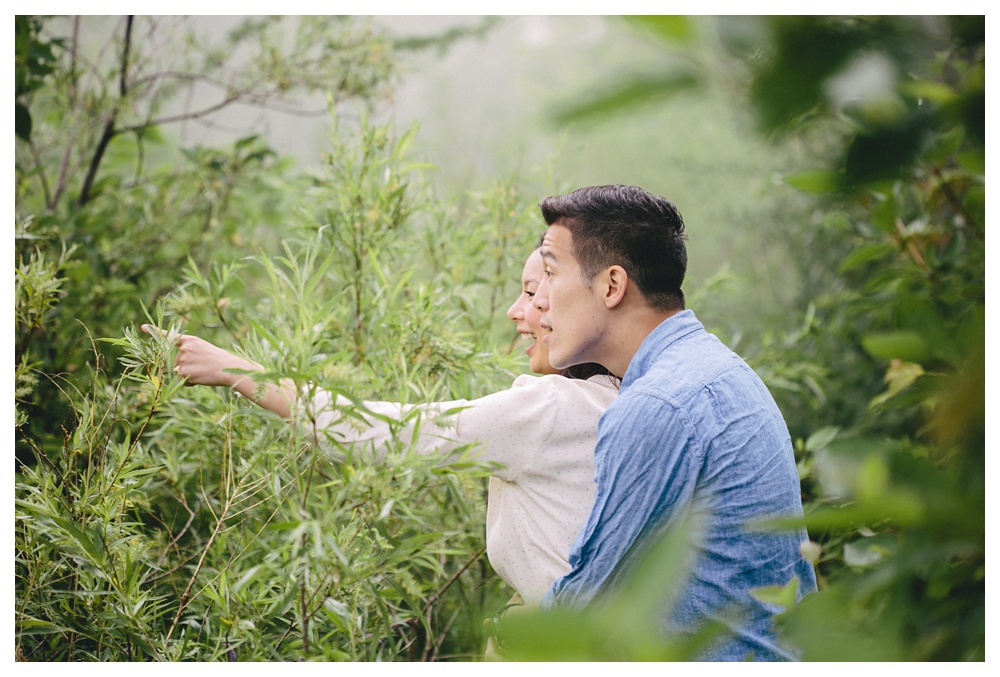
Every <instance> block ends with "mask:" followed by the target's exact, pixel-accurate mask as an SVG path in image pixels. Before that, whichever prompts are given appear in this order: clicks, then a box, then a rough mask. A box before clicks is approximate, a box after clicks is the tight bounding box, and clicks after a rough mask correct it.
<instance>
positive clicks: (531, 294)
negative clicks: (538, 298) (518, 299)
mask: <svg viewBox="0 0 1000 677" xmlns="http://www.w3.org/2000/svg"><path fill="white" fill-rule="evenodd" d="M524 295H525V296H527V297H528V298H529V299H533V298H535V292H533V291H527V290H525V292H524Z"/></svg>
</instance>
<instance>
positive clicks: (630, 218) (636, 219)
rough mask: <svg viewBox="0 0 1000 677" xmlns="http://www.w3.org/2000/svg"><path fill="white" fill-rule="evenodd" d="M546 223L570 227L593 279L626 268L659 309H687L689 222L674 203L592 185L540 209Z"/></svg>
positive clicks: (577, 250)
mask: <svg viewBox="0 0 1000 677" xmlns="http://www.w3.org/2000/svg"><path fill="white" fill-rule="evenodd" d="M539 206H540V207H541V210H542V216H543V217H545V223H547V224H549V225H550V226H551V225H560V226H565V227H566V228H568V229H569V230H570V232H571V233H572V236H573V255H574V256H575V257H576V260H577V261H578V262H579V264H580V269H581V271H582V273H583V275H584V278H585V279H587V280H590V279H592V278H593V276H594V275H596V274H597V273H598V272H600V271H602V270H604V269H605V268H607V267H609V266H615V265H617V266H621V267H622V268H624V269H625V272H626V273H628V275H629V277H630V278H632V279H633V280H635V283H636V286H637V287H638V288H639V291H640V292H641V293H642V296H643V298H645V299H646V302H647V303H649V304H650V305H651V306H653V307H654V308H660V309H663V310H683V309H684V292H683V291H682V290H681V285H682V284H683V282H684V275H685V273H686V272H687V248H686V246H685V244H684V240H685V234H684V219H683V218H682V217H681V213H680V212H679V211H678V210H677V207H675V206H674V204H673V203H672V202H670V201H669V200H667V199H666V198H662V197H659V196H658V195H653V194H651V193H648V192H646V191H645V190H643V189H642V188H637V187H635V186H619V185H615V186H590V187H588V188H580V189H578V190H575V191H573V192H572V193H567V194H566V195H559V196H556V197H548V198H545V199H544V200H542V202H541V204H540V205H539Z"/></svg>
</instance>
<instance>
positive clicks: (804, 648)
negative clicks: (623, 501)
mask: <svg viewBox="0 0 1000 677" xmlns="http://www.w3.org/2000/svg"><path fill="white" fill-rule="evenodd" d="M630 20H631V21H632V22H633V23H636V24H638V25H641V26H642V27H644V28H645V29H647V30H649V31H650V32H651V33H652V34H654V35H657V36H659V37H660V38H661V39H662V40H663V41H664V44H665V45H666V46H667V49H668V50H670V51H671V55H672V56H674V55H676V56H677V59H678V60H679V62H680V63H682V64H684V65H683V66H679V67H678V66H668V67H667V69H668V73H667V75H665V76H663V78H662V80H663V81H664V82H668V81H670V80H671V79H674V78H676V74H677V73H678V72H683V73H684V74H685V75H684V77H685V78H688V77H691V74H693V77H694V80H695V81H694V82H692V83H691V84H692V86H703V85H704V84H705V83H707V82H709V81H711V80H713V79H718V78H720V77H721V78H723V79H726V80H727V81H728V82H730V83H738V85H737V87H738V90H739V91H740V92H745V95H746V99H745V100H744V99H740V98H739V97H736V98H734V101H737V102H740V104H741V105H749V106H750V110H751V112H752V113H753V115H754V117H755V119H756V121H757V123H758V128H759V130H760V131H761V133H762V134H765V135H766V136H767V137H768V138H771V139H773V140H774V141H775V142H776V143H784V144H798V145H799V146H800V147H801V148H804V149H807V150H808V151H809V153H811V154H812V158H813V163H814V168H813V169H810V170H808V171H802V170H796V171H795V173H793V174H791V175H789V176H788V177H787V184H788V185H789V186H791V187H793V188H795V189H797V190H800V191H802V192H803V193H806V194H809V195H811V196H813V199H814V200H815V201H816V202H815V212H814V214H815V217H814V219H813V221H812V222H811V223H807V224H804V225H801V226H799V227H797V228H795V229H783V228H782V227H781V226H780V225H778V224H780V223H782V222H781V221H780V220H776V221H775V225H774V226H773V228H774V232H773V234H772V236H771V237H772V239H777V238H780V237H789V238H793V241H794V242H797V243H799V245H800V249H799V250H798V251H796V253H795V256H794V257H793V258H792V260H790V261H788V262H787V265H788V266H789V267H791V268H793V269H797V271H796V272H797V274H796V276H795V278H794V279H797V280H799V281H800V282H799V285H800V287H799V294H798V295H797V297H796V298H795V300H796V307H797V310H796V311H795V313H794V317H793V320H792V322H791V323H787V325H786V326H780V325H779V326H775V327H769V326H767V325H766V324H765V323H764V322H761V323H760V324H759V325H758V326H737V327H732V328H730V327H724V331H721V332H720V333H722V334H723V335H724V336H726V335H727V334H728V340H727V342H728V343H729V344H730V345H732V346H734V347H735V348H736V349H737V350H738V351H739V352H741V353H742V354H743V355H744V356H745V357H746V358H747V359H748V361H749V362H751V364H753V366H754V367H755V369H756V370H757V371H758V372H759V373H760V374H761V376H762V378H763V379H764V380H765V382H766V383H767V384H768V386H769V387H770V389H771V390H772V392H773V393H774V395H775V398H776V399H777V400H778V402H779V405H780V406H781V408H782V410H783V412H784V413H785V416H786V419H787V420H788V423H789V427H790V430H791V433H792V437H793V439H794V440H795V447H796V458H797V461H798V467H799V474H800V478H801V480H802V487H803V499H804V504H805V510H806V514H805V518H804V519H803V520H801V521H794V522H782V523H778V524H777V525H775V526H778V527H781V528H784V527H793V526H803V525H804V526H806V527H807V529H808V530H809V533H810V536H811V539H812V542H810V543H808V544H806V545H805V547H804V554H805V555H806V556H807V557H808V558H809V559H810V560H811V561H813V562H814V564H815V565H816V568H817V572H818V574H819V583H820V590H819V592H817V593H814V594H811V595H808V596H806V597H805V598H804V599H803V600H802V601H801V602H800V603H799V604H791V603H790V601H789V600H791V599H794V597H789V596H788V591H787V590H770V591H760V594H765V595H768V596H769V597H768V598H769V599H771V600H772V601H775V602H781V600H783V599H784V606H785V607H787V611H786V612H785V613H784V614H782V615H781V616H780V617H779V621H778V622H779V629H780V632H781V634H782V637H783V638H784V639H785V640H787V641H789V642H790V643H791V644H793V645H794V646H797V647H798V648H799V650H800V651H801V652H802V656H803V658H804V659H805V660H820V661H829V660H838V661H843V660H847V661H866V660H895V661H898V660H951V661H955V660H983V659H984V657H985V458H984V457H985V395H984V389H985V375H984V370H985V359H984V355H985V210H984V203H985V200H984V197H985V173H984V159H985V149H984V143H983V141H984V135H983V130H984V126H985V123H984V101H985V85H984V78H983V73H984V68H985V66H984V63H985V62H984V42H983V36H984V29H983V17H805V16H803V17H797V16H793V17H725V18H723V17H720V18H707V19H702V20H700V21H699V20H696V19H694V18H687V19H677V18H671V19H670V20H669V21H659V20H652V19H648V18H632V19H630ZM713 41H717V42H713ZM716 44H717V45H719V46H721V47H722V48H723V49H724V50H725V51H726V52H727V53H728V54H730V55H731V56H733V57H734V58H733V59H732V60H730V61H729V62H725V61H724V60H721V59H719V58H718V55H717V54H715V53H714V52H713V49H712V47H713V46H714V45H716ZM677 52H680V53H679V54H677ZM678 68H679V69H680V70H678ZM650 82H651V80H650V79H649V77H648V75H638V76H635V78H634V79H631V80H630V79H629V78H627V77H625V78H621V79H620V80H619V81H618V82H617V83H616V87H617V88H618V89H617V92H619V93H620V92H627V91H629V89H630V88H631V87H639V85H640V84H641V83H650ZM639 88H641V87H639ZM655 89H656V90H657V92H658V93H659V94H668V93H669V90H670V87H664V86H662V85H658V86H655ZM654 95H655V93H654V92H653V91H649V92H647V96H649V97H652V96H654ZM635 102H636V101H635V100H634V98H633V99H631V100H626V99H624V98H621V97H620V94H612V95H605V94H598V95H596V96H595V98H593V99H592V100H589V101H585V102H582V103H580V104H579V105H578V106H577V107H575V108H574V109H573V110H572V111H571V112H570V113H564V115H572V116H581V117H582V116H602V115H607V114H609V113H611V112H613V111H614V110H615V109H616V108H617V107H619V104H621V105H625V106H631V105H634V104H635ZM729 282H730V279H729V276H728V274H727V273H726V272H725V271H723V272H721V273H720V274H719V275H718V276H716V277H715V278H713V279H710V280H709V281H708V283H707V284H706V285H705V287H704V288H702V289H699V290H695V292H694V293H692V294H691V295H690V297H691V300H692V307H695V309H696V310H697V309H698V308H708V307H710V306H711V305H712V302H713V301H715V300H716V299H718V298H720V297H721V296H723V295H724V294H725V293H729V292H731V288H729V287H728V286H727V285H728V284H729ZM775 283H776V282H774V281H769V280H764V281H762V283H761V285H762V287H764V288H762V289H761V292H762V293H766V291H767V290H766V286H767V285H768V284H772V285H773V284H775ZM799 318H801V319H799ZM765 319H767V318H765ZM653 589H655V588H654V587H648V586H647V587H644V588H640V589H638V590H632V591H631V592H628V593H627V592H625V591H622V594H623V595H624V596H626V598H627V601H626V602H624V604H625V606H629V605H630V604H631V605H632V606H633V607H635V608H639V607H640V606H641V604H642V603H643V601H644V600H646V599H647V597H646V595H647V593H649V591H651V590H653ZM602 613H603V611H602V610H592V611H590V612H588V613H585V614H584V615H583V617H582V618H575V617H571V618H566V619H560V620H561V621H562V622H563V625H564V627H572V628H574V629H575V630H574V632H573V633H570V634H571V635H573V636H576V635H577V634H578V635H579V636H583V637H587V638H590V639H591V640H594V641H592V642H590V644H591V645H594V646H602V644H601V643H600V642H597V641H596V639H597V638H599V637H619V635H618V634H617V633H616V629H617V628H616V624H621V623H622V621H621V620H620V619H615V620H614V622H613V623H611V624H605V620H607V619H605V618H604V617H603V615H602ZM642 618H643V617H642V615H641V614H640V613H638V612H637V613H636V616H635V619H634V620H636V621H637V622H639V623H640V625H641V621H642ZM624 627H628V628H631V630H632V631H630V632H627V633H625V635H626V636H627V637H626V639H623V640H622V641H620V642H616V643H615V647H616V649H619V652H618V653H612V654H608V653H601V651H600V650H598V651H597V652H596V653H588V652H587V651H585V650H582V649H581V650H580V651H579V652H577V653H576V654H575V655H577V656H581V657H589V658H595V659H603V660H615V659H620V658H625V659H642V658H643V657H644V656H648V655H649V654H644V653H642V652H641V651H639V650H633V645H632V644H631V643H630V642H629V641H628V639H630V638H632V637H633V636H634V637H636V638H637V643H638V645H640V646H641V644H642V642H643V641H644V640H643V637H644V636H645V635H644V634H643V632H642V631H638V630H635V628H634V627H633V626H628V625H625V626H624ZM532 633H533V636H532V638H531V644H530V647H531V649H530V651H534V650H535V649H537V650H538V651H537V652H535V653H528V654H525V655H526V656H529V657H532V658H545V657H549V658H558V657H560V656H563V657H565V656H566V655H567V654H564V653H560V649H558V648H555V647H556V645H557V644H558V643H559V642H561V641H563V640H565V642H566V643H565V644H563V646H564V647H566V646H570V645H571V644H572V646H576V644H574V643H572V642H571V640H570V638H569V637H568V636H567V634H566V633H564V632H563V630H562V629H560V628H554V627H548V628H546V627H545V626H544V625H540V626H538V627H534V626H533V628H532ZM670 641H671V638H665V639H663V642H664V645H663V647H662V648H663V650H664V651H665V652H669V647H670ZM546 646H548V647H549V648H548V649H547V650H546V649H544V648H543V647H546ZM664 655H667V654H664Z"/></svg>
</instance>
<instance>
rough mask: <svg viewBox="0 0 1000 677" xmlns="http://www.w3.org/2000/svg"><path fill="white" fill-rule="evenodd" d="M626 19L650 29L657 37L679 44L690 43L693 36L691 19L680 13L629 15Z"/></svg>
mask: <svg viewBox="0 0 1000 677" xmlns="http://www.w3.org/2000/svg"><path fill="white" fill-rule="evenodd" d="M626 20H627V21H629V22H631V23H634V24H637V25H640V26H642V27H644V28H647V29H649V30H650V32H652V33H654V34H655V35H657V36H658V37H661V38H665V39H666V40H668V41H670V42H676V43H679V44H687V43H690V42H691V41H692V40H693V39H694V36H695V30H694V25H693V24H692V22H691V19H690V18H689V17H687V16H682V15H644V16H629V17H626Z"/></svg>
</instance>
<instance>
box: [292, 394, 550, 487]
mask: <svg viewBox="0 0 1000 677" xmlns="http://www.w3.org/2000/svg"><path fill="white" fill-rule="evenodd" d="M555 379H559V380H561V381H567V379H564V378H563V377H561V376H544V377H537V376H527V375H525V376H519V377H518V378H517V379H516V380H515V381H514V384H513V385H512V386H511V388H509V389H508V390H503V391H500V392H497V393H492V394H490V395H486V396H485V397H480V398H478V399H475V400H452V401H448V402H432V403H425V404H404V403H400V402H376V401H363V402H360V405H361V406H357V404H355V403H354V402H353V401H351V400H350V399H348V398H346V397H344V396H343V395H333V394H332V393H330V392H328V391H326V390H322V389H316V390H315V392H313V393H310V394H309V395H308V396H307V397H304V398H303V400H304V401H305V402H307V404H306V406H304V407H302V408H301V413H302V418H303V420H304V421H305V422H306V425H307V429H308V430H309V432H310V433H311V434H312V436H313V439H314V440H315V441H316V442H317V443H318V444H320V445H321V446H323V447H327V448H329V447H330V446H335V445H336V444H338V443H339V444H354V445H355V448H357V446H358V445H359V444H361V445H364V447H365V448H368V449H369V450H370V451H371V452H372V453H373V456H374V460H376V461H382V460H384V458H385V453H386V450H387V449H388V448H389V446H390V445H391V444H392V442H393V440H394V439H395V440H415V441H414V446H415V449H416V450H417V451H418V452H420V453H441V454H452V453H454V452H458V451H461V450H463V449H465V448H467V447H468V446H469V445H475V447H474V449H473V450H472V454H473V457H474V458H476V459H477V460H479V461H484V462H487V463H495V464H498V465H499V467H498V468H497V469H496V470H495V471H494V473H493V474H494V475H495V476H497V477H499V478H501V479H504V480H507V481H513V480H514V479H516V477H517V476H518V475H519V474H520V473H521V472H523V470H524V469H525V468H526V467H527V466H528V464H529V463H530V462H531V460H532V459H533V458H534V456H535V455H536V454H537V452H538V450H539V449H540V448H541V447H542V446H544V444H545V443H546V442H547V440H548V438H549V436H550V434H551V432H552V428H553V424H554V421H555V416H556V413H555V411H554V409H556V408H557V407H556V406H550V405H554V404H555V403H556V402H557V401H558V399H559V392H558V388H559V385H562V384H560V382H559V381H557V380H555ZM457 455H458V454H457V453H456V454H455V456H456V457H457Z"/></svg>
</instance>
